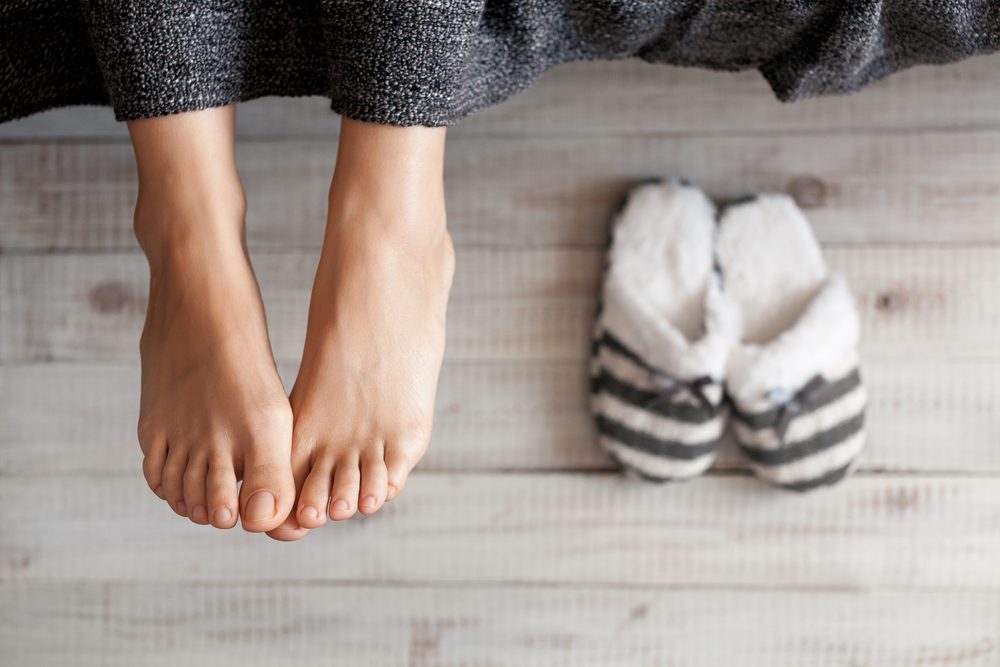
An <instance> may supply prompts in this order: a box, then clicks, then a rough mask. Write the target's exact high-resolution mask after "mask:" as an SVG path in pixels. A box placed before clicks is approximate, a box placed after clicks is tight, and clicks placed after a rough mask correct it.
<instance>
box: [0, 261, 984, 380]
mask: <svg viewBox="0 0 1000 667" xmlns="http://www.w3.org/2000/svg"><path fill="white" fill-rule="evenodd" d="M602 255H603V251H598V250H588V249H577V250H573V249H562V250H546V249H539V250H536V249H521V250H499V249H492V250H491V249H463V250H462V251H460V253H459V256H458V274H457V277H456V280H455V290H454V294H453V298H452V304H451V308H450V311H449V327H450V328H449V340H448V352H447V357H448V359H449V360H451V361H500V360H508V361H577V362H582V361H583V360H584V359H585V358H586V357H587V355H588V354H589V347H590V344H589V335H590V327H591V321H592V317H593V314H594V310H595V298H596V294H597V292H598V285H599V282H600V270H601V269H600V267H601V263H602ZM828 257H829V259H830V262H831V265H832V266H833V267H835V268H836V269H838V270H841V271H843V272H844V273H845V274H846V275H847V277H848V279H849V281H850V282H851V284H852V286H853V289H854V291H855V294H856V295H857V299H858V302H859V305H860V310H861V315H862V320H863V327H864V332H865V341H864V346H863V351H864V353H865V356H866V357H867V358H868V359H870V360H885V359H905V360H911V359H913V358H914V357H915V356H919V357H922V358H925V359H936V360H944V359H996V358H997V346H996V340H995V336H994V334H993V332H994V331H995V330H996V329H997V328H998V327H1000V300H997V299H996V295H995V291H994V288H993V286H994V285H997V284H1000V246H975V247H965V246H947V247H929V246H909V247H903V246H867V247H857V246H846V247H833V248H830V249H829V251H828ZM255 265H256V269H257V275H258V277H259V279H260V281H261V284H262V286H263V291H264V300H265V302H266V304H267V307H268V315H269V321H270V324H271V335H272V342H273V346H274V350H275V356H276V357H277V358H278V359H279V360H281V361H293V360H296V359H298V358H299V355H300V353H301V345H302V340H303V338H304V331H305V323H306V314H307V306H308V298H309V289H310V285H311V282H312V273H313V266H314V265H315V256H314V255H313V254H311V253H306V254H302V253H281V254H262V255H259V256H258V257H256V259H255ZM145 282H146V268H145V261H144V260H143V259H142V258H141V257H140V256H137V255H132V254H129V255H97V254H94V255H85V256H59V255H44V256H6V257H0V362H6V363H11V362H23V361H40V360H44V361H54V360H74V361H76V360H79V361H94V360H101V361H121V360H132V359H134V358H135V351H136V341H137V340H138V336H139V332H140V329H141V325H142V321H143V317H144V313H145V300H146V297H145V290H146V287H145Z"/></svg>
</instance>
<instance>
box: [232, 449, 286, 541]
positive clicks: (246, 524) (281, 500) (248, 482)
mask: <svg viewBox="0 0 1000 667" xmlns="http://www.w3.org/2000/svg"><path fill="white" fill-rule="evenodd" d="M294 502H295V482H294V481H293V479H292V468H291V463H290V461H289V457H288V449H287V448H279V447H274V448H272V449H268V448H255V449H252V450H251V452H250V453H249V454H248V455H247V461H246V463H245V464H244V467H243V486H242V487H241V488H240V517H241V518H242V520H243V528H244V530H247V531H249V532H251V533H263V532H267V531H269V530H274V529H275V528H277V527H278V526H280V525H281V524H282V522H284V520H285V519H286V518H287V517H288V514H289V512H291V510H292V506H293V504H294Z"/></svg>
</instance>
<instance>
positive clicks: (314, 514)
mask: <svg viewBox="0 0 1000 667" xmlns="http://www.w3.org/2000/svg"><path fill="white" fill-rule="evenodd" d="M302 514H303V515H305V516H306V517H307V518H310V519H318V518H319V510H318V509H316V508H315V507H313V506H311V505H310V506H309V507H304V508H302Z"/></svg>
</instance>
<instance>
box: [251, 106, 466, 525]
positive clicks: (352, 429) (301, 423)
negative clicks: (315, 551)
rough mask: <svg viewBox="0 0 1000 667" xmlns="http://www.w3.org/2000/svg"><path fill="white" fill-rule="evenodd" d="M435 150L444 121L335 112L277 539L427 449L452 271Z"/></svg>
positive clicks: (398, 472)
mask: <svg viewBox="0 0 1000 667" xmlns="http://www.w3.org/2000/svg"><path fill="white" fill-rule="evenodd" d="M443 151H444V129H443V128H435V129H430V128H398V127H387V126H373V125H367V124H361V123H356V122H355V121H344V129H343V131H342V133H341V144H340V149H339V153H338V159H337V169H336V176H335V178H334V180H333V185H332V187H331V191H330V213H329V218H328V221H327V235H326V240H325V242H324V247H323V254H322V257H321V259H320V264H319V268H318V271H317V274H316V281H315V284H314V286H313V294H312V303H311V306H310V313H309V328H308V333H307V335H306V344H305V352H304V354H303V357H302V365H301V367H300V370H299V375H298V379H297V380H296V382H295V388H294V390H293V391H292V395H291V404H292V410H293V413H294V415H295V427H294V430H295V432H294V436H293V449H292V469H293V471H294V473H295V478H296V484H297V488H298V489H299V497H298V501H297V503H296V509H295V512H294V513H293V514H292V515H291V516H289V519H288V520H287V521H286V522H285V524H284V525H282V526H281V527H280V528H278V529H277V530H275V531H271V532H270V533H268V534H269V535H270V536H272V537H274V538H276V539H283V540H294V539H298V538H300V537H302V536H303V535H304V534H305V532H306V529H309V528H316V527H318V526H320V525H322V524H323V523H325V522H326V520H327V518H330V519H333V520H342V519H347V518H349V517H351V516H353V515H354V514H355V512H357V511H360V512H361V513H362V514H372V513H374V512H376V511H378V509H379V508H380V507H382V505H383V503H384V502H385V501H386V500H391V499H393V498H395V497H396V496H397V495H398V494H399V493H400V492H401V491H402V490H403V486H404V485H405V484H406V478H407V476H408V475H409V473H410V471H411V470H412V469H413V467H414V466H415V465H416V464H417V462H418V461H419V460H420V458H421V457H422V456H423V454H424V452H425V451H426V449H427V445H428V441H429V439H430V434H431V425H432V420H433V412H434V399H435V393H436V390H437V382H438V375H439V372H440V368H441V360H442V356H443V354H444V343H445V310H446V306H447V300H448V291H449V289H450V287H451V279H452V273H453V270H454V256H453V250H452V245H451V239H450V237H449V236H448V232H447V230H446V227H445V209H444V189H443V180H442V160H443Z"/></svg>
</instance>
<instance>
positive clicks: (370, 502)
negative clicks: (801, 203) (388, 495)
mask: <svg viewBox="0 0 1000 667" xmlns="http://www.w3.org/2000/svg"><path fill="white" fill-rule="evenodd" d="M375 502H376V501H375V496H368V497H366V498H365V499H364V500H363V501H362V503H361V504H362V505H363V506H364V507H365V509H372V508H373V507H375Z"/></svg>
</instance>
